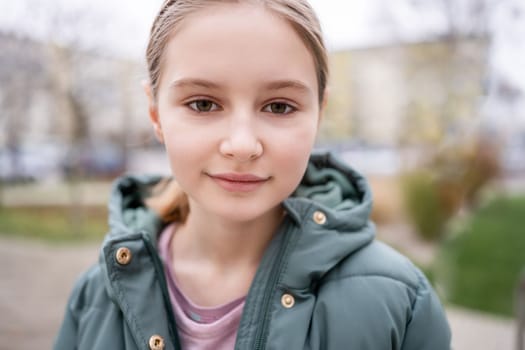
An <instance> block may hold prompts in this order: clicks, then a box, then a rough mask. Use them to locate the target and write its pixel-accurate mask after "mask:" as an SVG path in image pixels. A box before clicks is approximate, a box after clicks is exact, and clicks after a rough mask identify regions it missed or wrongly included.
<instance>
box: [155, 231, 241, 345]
mask: <svg viewBox="0 0 525 350" xmlns="http://www.w3.org/2000/svg"><path fill="white" fill-rule="evenodd" d="M175 231H176V230H175V225H174V224H171V225H169V226H167V227H166V228H165V229H164V231H163V232H162V233H161V236H160V239H159V246H158V248H159V254H160V257H161V258H162V260H163V261H164V271H165V273H166V281H167V284H168V291H169V294H170V299H171V304H172V306H173V312H174V314H175V315H174V316H175V321H176V323H177V330H178V332H179V338H180V342H181V346H182V349H184V350H205V349H210V350H223V349H224V350H226V349H228V350H230V349H233V348H234V346H235V339H236V337H237V329H238V328H239V322H240V320H241V314H242V310H243V307H244V301H245V297H243V298H240V299H237V300H234V301H232V302H229V303H227V304H224V305H220V306H217V307H201V306H198V305H196V304H194V303H193V302H192V301H191V300H190V299H188V297H186V296H185V295H184V294H183V293H182V291H181V290H180V289H179V288H178V287H177V284H176V282H177V280H176V278H175V274H174V273H173V268H172V267H171V261H172V257H171V250H170V249H169V248H170V242H171V239H172V237H173V235H174V233H175Z"/></svg>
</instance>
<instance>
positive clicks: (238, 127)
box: [220, 118, 263, 162]
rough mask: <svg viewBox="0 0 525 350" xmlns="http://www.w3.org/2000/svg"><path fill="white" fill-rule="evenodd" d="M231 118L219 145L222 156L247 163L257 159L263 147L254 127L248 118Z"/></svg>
mask: <svg viewBox="0 0 525 350" xmlns="http://www.w3.org/2000/svg"><path fill="white" fill-rule="evenodd" d="M239 119H240V118H232V119H231V120H230V125H229V128H228V131H227V134H226V135H225V137H224V139H223V140H222V142H221V144H220V152H221V154H222V155H223V156H225V157H227V158H230V159H233V160H236V161H238V162H247V161H251V160H254V159H257V158H259V157H260V156H261V155H262V153H263V145H262V143H261V141H260V139H259V137H258V136H257V130H256V126H255V125H254V123H253V121H251V120H247V119H249V118H243V120H239Z"/></svg>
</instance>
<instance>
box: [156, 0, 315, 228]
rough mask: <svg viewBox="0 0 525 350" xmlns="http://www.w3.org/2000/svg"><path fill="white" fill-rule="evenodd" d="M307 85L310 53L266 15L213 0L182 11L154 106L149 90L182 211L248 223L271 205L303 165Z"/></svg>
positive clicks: (311, 113)
mask: <svg viewBox="0 0 525 350" xmlns="http://www.w3.org/2000/svg"><path fill="white" fill-rule="evenodd" d="M317 89H318V86H317V78H316V70H315V66H314V60H313V58H312V56H311V54H310V52H309V51H308V49H307V48H306V46H305V45H304V43H303V42H302V41H301V39H300V37H299V36H298V34H297V33H296V32H295V31H294V30H293V28H292V27H291V25H290V24H289V23H288V22H286V21H284V20H283V19H281V18H279V17H277V16H276V15H274V14H273V13H272V12H269V11H268V10H266V9H264V8H262V7H260V6H257V5H247V4H220V5H216V6H213V7H209V8H206V9H203V10H199V11H197V12H196V13H193V14H192V15H190V16H188V17H186V18H185V19H184V20H183V22H182V23H181V24H180V25H179V26H178V27H177V28H176V30H175V32H174V33H173V36H172V38H171V39H170V41H169V42H168V45H167V47H166V51H165V52H164V62H163V66H162V76H161V81H160V85H159V90H158V101H157V103H156V104H155V103H154V102H155V101H153V100H152V97H151V93H149V96H150V116H151V119H152V121H153V125H154V129H155V131H156V134H157V136H158V137H159V139H160V140H161V141H162V142H163V143H164V144H165V146H166V150H167V153H168V158H169V162H170V166H171V169H172V171H173V175H174V177H175V178H176V180H177V181H178V183H179V184H180V186H181V187H182V189H183V190H184V191H185V192H186V193H187V194H188V196H189V198H190V206H191V211H192V212H193V211H194V210H201V211H203V212H204V213H205V214H207V215H217V216H219V217H222V218H226V219H229V220H234V221H248V220H254V219H257V218H259V217H262V216H263V215H264V214H266V213H269V212H271V211H272V210H273V209H276V208H277V207H278V206H279V204H280V203H281V202H282V201H283V200H284V199H285V198H287V197H288V196H289V195H290V194H291V193H292V192H293V191H294V190H295V188H296V186H297V185H298V183H299V182H300V180H301V178H302V176H303V174H304V171H305V169H306V165H307V162H308V158H309V155H310V151H311V149H312V147H313V144H314V140H315V136H316V132H317V127H318V123H319V118H320V106H319V101H318V98H317V96H318V92H317V91H318V90H317Z"/></svg>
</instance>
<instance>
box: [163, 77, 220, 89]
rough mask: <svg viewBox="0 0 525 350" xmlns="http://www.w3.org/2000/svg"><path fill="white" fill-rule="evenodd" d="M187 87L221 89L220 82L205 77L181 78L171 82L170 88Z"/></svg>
mask: <svg viewBox="0 0 525 350" xmlns="http://www.w3.org/2000/svg"><path fill="white" fill-rule="evenodd" d="M187 87H201V88H207V89H213V90H219V89H220V88H221V87H220V85H219V84H216V83H213V82H211V81H208V80H203V79H179V80H175V81H174V82H172V83H171V84H170V88H171V89H173V88H187Z"/></svg>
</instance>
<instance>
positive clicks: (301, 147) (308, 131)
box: [278, 122, 317, 182]
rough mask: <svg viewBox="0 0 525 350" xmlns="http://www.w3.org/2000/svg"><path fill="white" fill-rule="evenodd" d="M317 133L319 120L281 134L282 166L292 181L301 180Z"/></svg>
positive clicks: (280, 157) (279, 152) (280, 151)
mask: <svg viewBox="0 0 525 350" xmlns="http://www.w3.org/2000/svg"><path fill="white" fill-rule="evenodd" d="M316 135H317V122H315V123H312V124H310V125H305V126H304V127H302V128H298V129H296V130H294V132H292V133H288V134H287V135H280V138H281V139H282V140H284V141H283V142H282V143H281V144H280V145H279V146H278V147H279V151H278V154H279V160H280V166H281V168H282V169H283V170H285V171H286V172H287V173H288V174H290V176H289V180H290V181H296V182H299V181H300V180H301V178H302V175H303V174H304V171H305V169H306V166H307V164H308V159H309V158H310V154H311V152H312V148H313V146H314V143H315V138H316ZM292 175H293V176H292Z"/></svg>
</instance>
